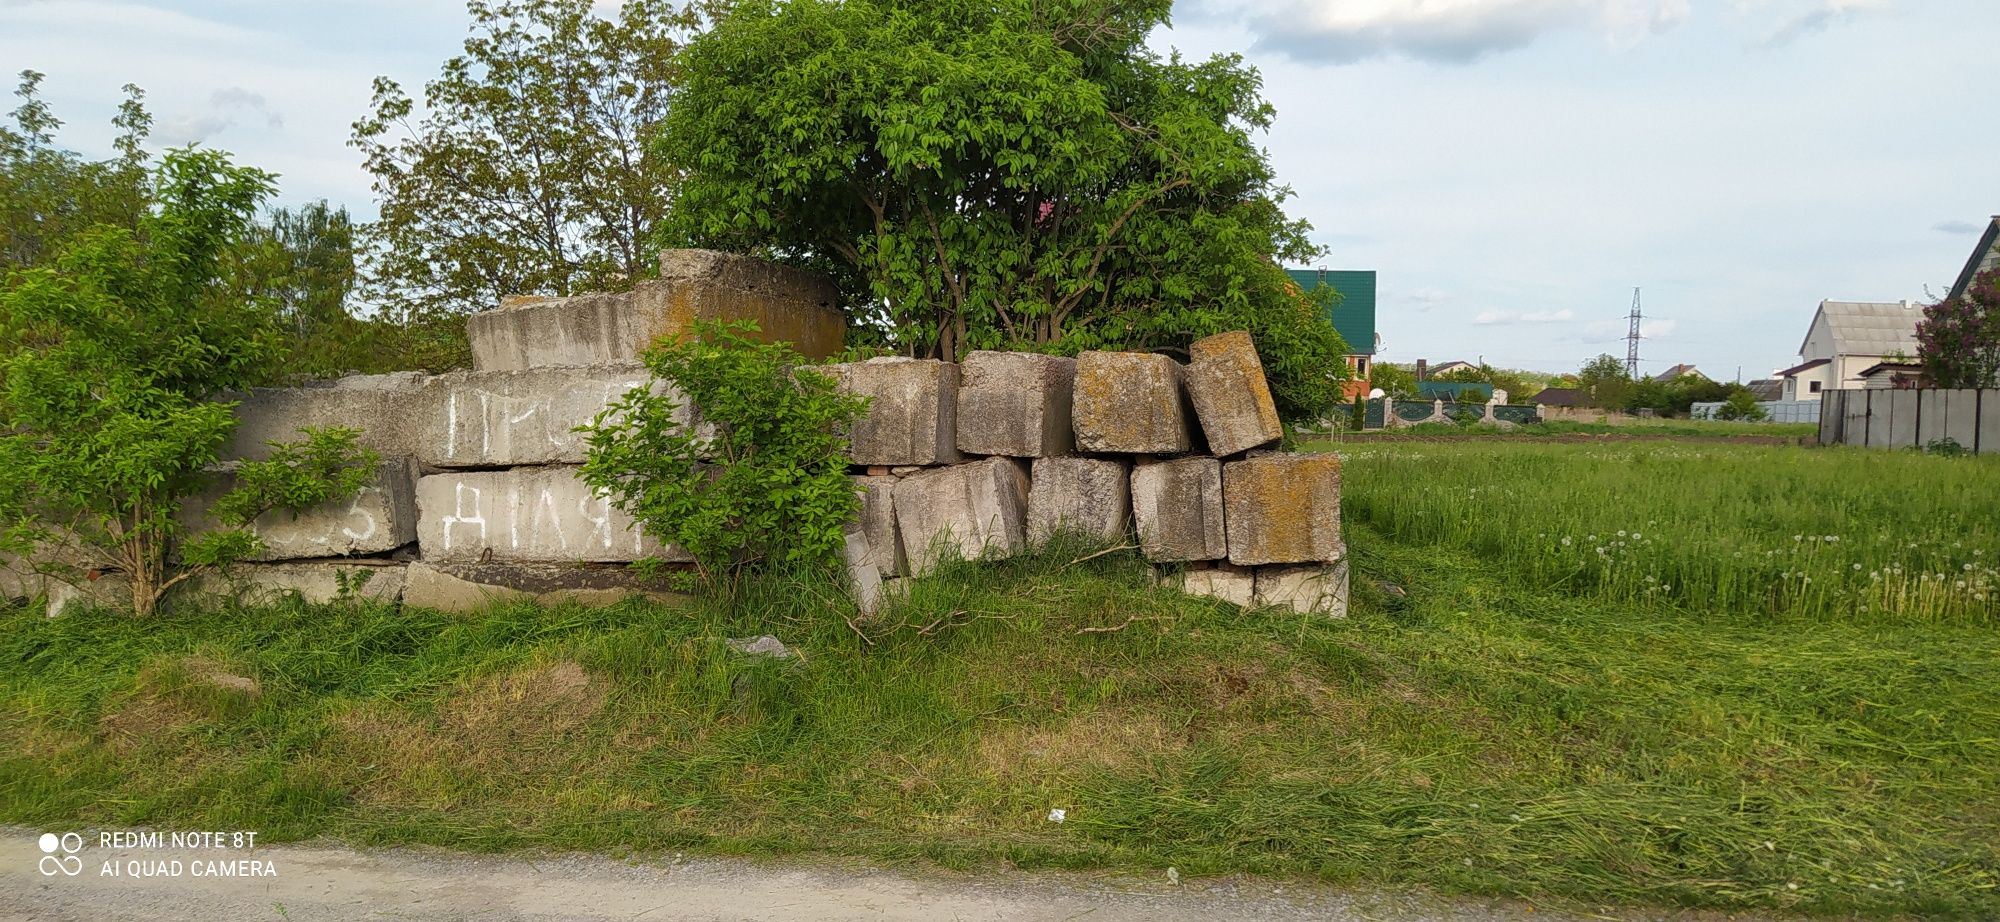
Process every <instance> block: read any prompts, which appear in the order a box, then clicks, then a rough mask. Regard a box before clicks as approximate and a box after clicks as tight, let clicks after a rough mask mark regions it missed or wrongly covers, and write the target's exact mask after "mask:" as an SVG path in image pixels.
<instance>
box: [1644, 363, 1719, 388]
mask: <svg viewBox="0 0 2000 922" xmlns="http://www.w3.org/2000/svg"><path fill="white" fill-rule="evenodd" d="M1684 375H1687V376H1693V377H1696V378H1700V379H1702V380H1704V381H1706V380H1708V376H1707V375H1705V374H1702V373H1701V372H1699V371H1697V370H1695V367H1694V366H1693V365H1674V366H1672V367H1669V368H1668V369H1667V370H1666V371H1663V372H1660V373H1659V374H1657V375H1654V376H1653V380H1654V381H1656V382H1658V383H1660V384H1672V383H1674V380H1675V379H1676V378H1680V377H1682V376H1684Z"/></svg>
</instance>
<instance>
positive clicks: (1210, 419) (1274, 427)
mask: <svg viewBox="0 0 2000 922" xmlns="http://www.w3.org/2000/svg"><path fill="white" fill-rule="evenodd" d="M1188 359H1189V361H1188V367H1187V376H1186V380H1187V391H1188V399H1189V400H1190V401H1191V402H1192V403H1193V404H1194V412H1195V417H1196V418H1197V419H1199V420H1200V421H1201V430H1202V433H1203V434H1204V435H1206V436H1207V437H1208V450H1209V451H1210V452H1211V453H1213V454H1215V455H1217V456H1221V455H1233V454H1238V453H1240V452H1245V451H1249V450H1250V449H1252V448H1257V447H1260V446H1263V445H1269V444H1271V443H1272V442H1275V441H1277V440H1278V439H1280V438H1282V437H1283V436H1284V434H1285V430H1284V428H1283V427H1282V426H1280V425H1279V424H1278V406H1277V404H1275V403H1273V402H1272V401H1271V385H1270V383H1269V382H1267V381H1266V380H1264V363H1263V362H1261V361H1259V360H1258V358H1257V346H1256V344H1255V343H1253V342H1251V340H1250V334H1249V333H1247V332H1244V331H1241V330H1239V331H1236V332H1233V333H1221V334H1217V335H1215V336H1210V337H1206V338H1204V339H1197V340H1195V341H1194V343H1193V344H1192V345H1190V346H1188Z"/></svg>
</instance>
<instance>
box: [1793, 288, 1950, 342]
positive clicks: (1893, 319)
mask: <svg viewBox="0 0 2000 922" xmlns="http://www.w3.org/2000/svg"><path fill="white" fill-rule="evenodd" d="M1819 313H1820V316H1822V317H1825V318H1826V324H1827V328H1828V330H1829V331H1830V332H1831V333H1832V334H1833V352H1834V354H1835V355H1889V354H1891V353H1894V352H1898V351H1901V352H1905V353H1908V354H1910V355H1916V354H1917V321H1919V320H1922V319H1923V318H1924V309H1923V305H1920V304H1916V303H1914V302H1910V301H1887V302H1883V301H1821V302H1819ZM1807 335H1808V336H1810V335H1811V334H1810V332H1808V334H1807ZM1799 354H1801V355H1803V354H1805V345H1804V344H1803V343H1802V344H1800V346H1799Z"/></svg>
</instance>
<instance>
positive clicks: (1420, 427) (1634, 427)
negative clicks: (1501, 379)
mask: <svg viewBox="0 0 2000 922" xmlns="http://www.w3.org/2000/svg"><path fill="white" fill-rule="evenodd" d="M1818 434H1819V426H1818V425H1816V424H1813V423H1742V422H1726V421H1722V420H1712V419H1638V418H1635V419H1626V420H1621V421H1619V422H1615V423H1611V422H1606V423H1582V422H1572V421H1569V420H1550V421H1547V422H1540V423H1530V424H1526V425H1522V426H1519V427H1516V428H1513V429H1503V428H1500V427H1498V426H1489V425H1484V424H1479V423H1467V424H1464V425H1461V424H1458V423H1419V424H1417V425H1414V426H1404V427H1400V428H1397V429H1383V430H1370V431H1368V432H1349V431H1338V432H1333V433H1325V434H1318V433H1315V434H1311V435H1309V436H1308V438H1310V439H1318V440H1321V441H1326V442H1331V443H1339V442H1352V441H1365V440H1368V439H1371V438H1378V437H1381V436H1398V435H1425V436H1485V437H1489V438H1490V437H1495V436H1511V437H1514V438H1521V439H1532V438H1534V437H1536V436H1577V435H1611V436H1628V437H1643V438H1704V439H1707V438H1745V439H1747V438H1762V439H1784V440H1788V441H1789V440H1796V439H1811V438H1813V437H1814V436H1817V435H1818Z"/></svg>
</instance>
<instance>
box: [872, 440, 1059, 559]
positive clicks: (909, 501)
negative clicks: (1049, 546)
mask: <svg viewBox="0 0 2000 922" xmlns="http://www.w3.org/2000/svg"><path fill="white" fill-rule="evenodd" d="M895 501H896V525H897V529H898V530H899V531H900V532H901V534H902V538H903V551H904V553H905V554H906V555H908V557H909V573H910V574H911V575H915V576H922V575H924V574H925V573H928V572H930V571H931V569H932V568H933V567H935V566H936V565H937V563H938V561H939V560H940V559H942V558H944V557H946V556H950V555H956V556H957V557H960V558H962V559H965V560H978V559H982V558H992V557H1006V556H1009V555H1012V554H1015V553H1018V552H1020V550H1021V549H1022V548H1023V547H1024V546H1025V545H1026V543H1027V537H1026V529H1025V527H1024V526H1025V524H1026V518H1027V505H1028V476H1027V474H1026V473H1025V472H1023V471H1022V470H1021V465H1020V464H1019V462H1016V461H1012V460H1009V459H1007V458H988V459H986V460H984V461H975V462H972V463H970V464H957V465H953V466H951V467H943V468H937V469H935V470H930V471H925V472H923V473H920V474H912V475H910V476H909V477H905V478H903V479H902V480H900V481H898V482H897V483H896V500H895Z"/></svg>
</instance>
